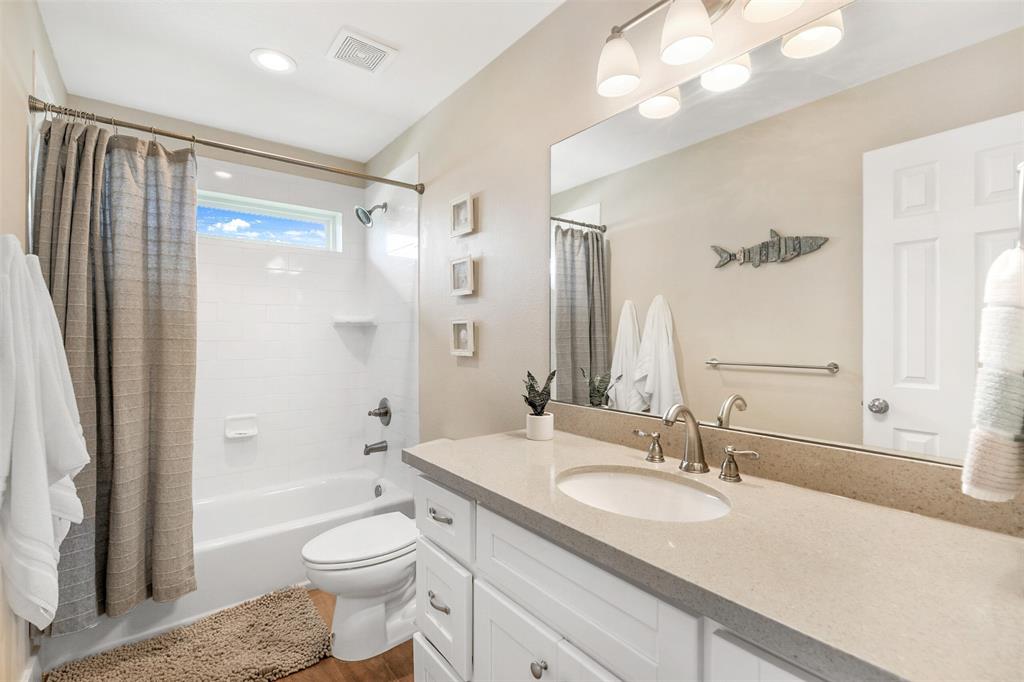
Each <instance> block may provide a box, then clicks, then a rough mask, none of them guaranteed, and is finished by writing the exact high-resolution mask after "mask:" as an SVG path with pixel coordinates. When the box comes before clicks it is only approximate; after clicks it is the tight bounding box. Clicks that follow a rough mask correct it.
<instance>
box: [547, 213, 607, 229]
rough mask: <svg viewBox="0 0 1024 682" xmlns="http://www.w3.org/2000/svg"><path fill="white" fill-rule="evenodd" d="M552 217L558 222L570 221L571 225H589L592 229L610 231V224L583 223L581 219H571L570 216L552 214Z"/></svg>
mask: <svg viewBox="0 0 1024 682" xmlns="http://www.w3.org/2000/svg"><path fill="white" fill-rule="evenodd" d="M551 219H552V220H554V221H555V222H556V223H568V224H569V225H575V226H577V227H588V228H590V229H591V230H599V231H601V232H607V231H608V226H607V225H595V224H594V223H582V222H580V221H579V220H569V219H568V218H556V217H555V216H551Z"/></svg>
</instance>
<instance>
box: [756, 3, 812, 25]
mask: <svg viewBox="0 0 1024 682" xmlns="http://www.w3.org/2000/svg"><path fill="white" fill-rule="evenodd" d="M802 4H804V0H744V2H743V18H744V19H746V20H747V21H749V22H752V23H755V24H767V23H768V22H769V21H775V20H776V19H781V18H782V17H788V16H789V15H790V14H792V13H793V12H795V11H797V10H798V9H800V5H802Z"/></svg>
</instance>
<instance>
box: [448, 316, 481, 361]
mask: <svg viewBox="0 0 1024 682" xmlns="http://www.w3.org/2000/svg"><path fill="white" fill-rule="evenodd" d="M448 342H449V346H450V348H451V354H452V355H458V356H461V357H472V356H473V354H474V353H476V324H475V323H474V322H473V320H452V326H451V331H450V332H449V335H448Z"/></svg>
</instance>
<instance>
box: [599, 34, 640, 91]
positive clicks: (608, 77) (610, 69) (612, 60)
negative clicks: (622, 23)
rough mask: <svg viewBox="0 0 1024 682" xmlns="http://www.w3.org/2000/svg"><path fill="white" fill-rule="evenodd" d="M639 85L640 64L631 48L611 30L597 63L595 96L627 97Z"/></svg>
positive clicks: (626, 41)
mask: <svg viewBox="0 0 1024 682" xmlns="http://www.w3.org/2000/svg"><path fill="white" fill-rule="evenodd" d="M638 85H640V62H638V61H637V59H636V53H635V52H633V46H632V45H630V44H629V41H628V40H626V39H625V38H623V37H622V32H621V31H619V32H618V33H616V32H615V30H614V29H612V34H611V35H610V36H608V40H606V41H605V43H604V47H603V48H602V49H601V58H600V59H599V60H598V62H597V94H599V95H601V96H602V97H621V96H623V95H628V94H629V93H631V92H633V90H635V89H636V86H638Z"/></svg>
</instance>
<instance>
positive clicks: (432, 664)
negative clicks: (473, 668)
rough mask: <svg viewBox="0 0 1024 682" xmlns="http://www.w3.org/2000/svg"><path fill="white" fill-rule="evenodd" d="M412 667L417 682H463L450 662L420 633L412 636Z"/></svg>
mask: <svg viewBox="0 0 1024 682" xmlns="http://www.w3.org/2000/svg"><path fill="white" fill-rule="evenodd" d="M412 667H413V679H414V680H415V682H462V678H460V677H459V675H458V673H456V672H455V671H454V670H452V667H451V666H450V665H448V661H446V660H444V658H443V657H442V656H441V654H439V653H437V649H435V648H434V647H433V645H431V643H430V642H428V641H427V640H426V639H425V638H424V637H423V635H422V634H420V633H419V632H417V633H416V634H414V635H413V636H412Z"/></svg>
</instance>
